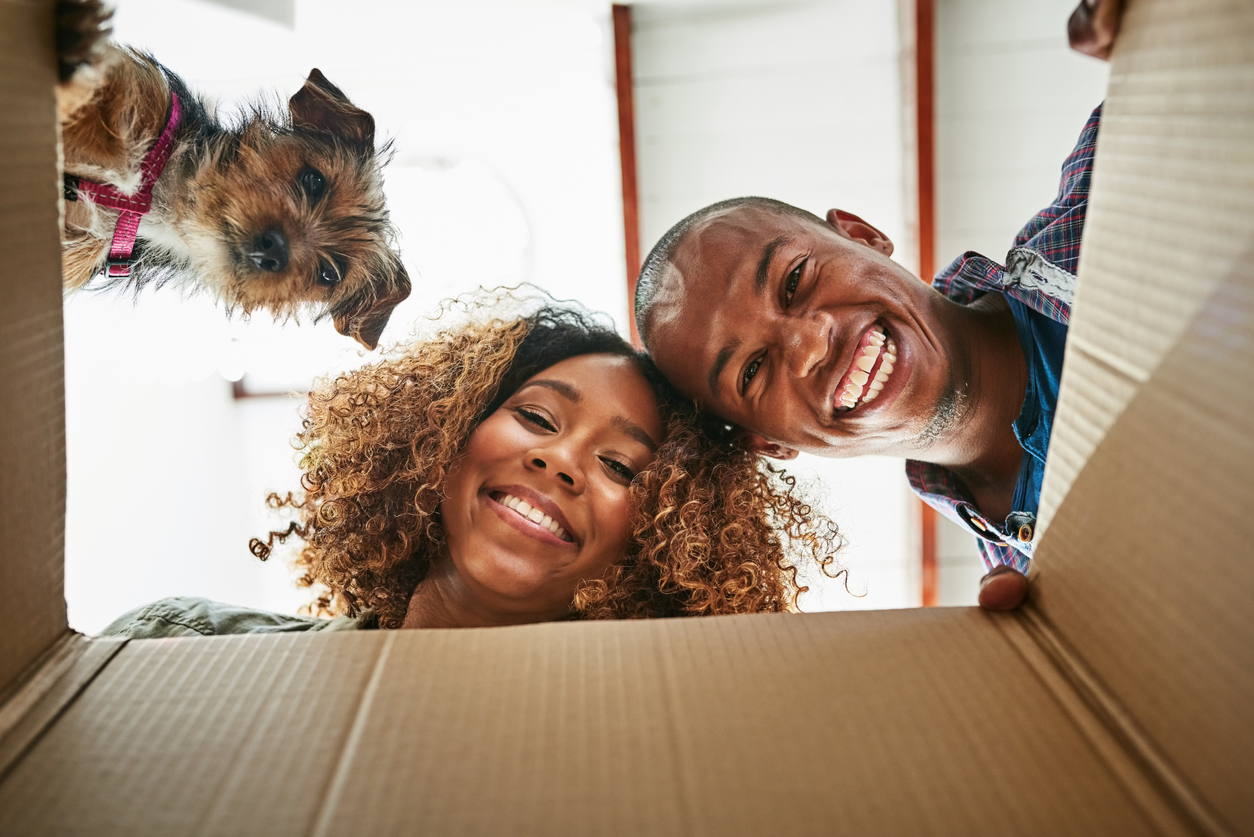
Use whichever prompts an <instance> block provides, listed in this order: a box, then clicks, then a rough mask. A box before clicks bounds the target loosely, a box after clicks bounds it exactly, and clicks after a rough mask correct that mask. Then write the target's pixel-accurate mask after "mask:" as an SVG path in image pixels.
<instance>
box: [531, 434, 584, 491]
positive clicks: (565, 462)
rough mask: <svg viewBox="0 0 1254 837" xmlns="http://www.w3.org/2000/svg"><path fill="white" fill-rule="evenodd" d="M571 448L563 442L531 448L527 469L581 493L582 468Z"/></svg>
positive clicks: (582, 481) (568, 443) (582, 482)
mask: <svg viewBox="0 0 1254 837" xmlns="http://www.w3.org/2000/svg"><path fill="white" fill-rule="evenodd" d="M571 448H572V444H571V443H570V442H565V441H554V442H552V443H551V444H547V445H542V446H537V447H535V448H532V449H531V450H530V451H528V452H527V463H526V464H527V467H528V468H529V469H530V470H532V471H536V472H539V473H543V474H544V475H545V476H547V477H550V478H552V479H555V480H557V481H558V482H559V483H561V484H562V485H563V486H564V487H566V488H569V489H570V490H572V491H575V492H580V491H583V486H584V473H583V468H581V467H580V465H579V457H578V456H577V455H575V452H574V451H573V450H572V449H571Z"/></svg>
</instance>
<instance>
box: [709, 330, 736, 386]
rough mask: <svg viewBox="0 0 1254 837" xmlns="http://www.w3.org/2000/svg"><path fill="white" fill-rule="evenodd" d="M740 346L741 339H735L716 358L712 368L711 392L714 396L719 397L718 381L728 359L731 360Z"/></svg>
mask: <svg viewBox="0 0 1254 837" xmlns="http://www.w3.org/2000/svg"><path fill="white" fill-rule="evenodd" d="M739 348H740V341H739V340H733V341H731V342H730V343H728V344H727V345H726V346H724V347H723V348H722V349H721V350H720V351H719V353H718V356H717V357H715V358H714V368H713V369H711V370H710V379H709V380H710V392H711V393H713V394H714V397H715V398H717V397H718V381H719V378H720V377H721V376H722V374H723V367H724V366H726V365H727V361H729V360H731V357H732V355H734V354H735V353H736V350H737V349H739Z"/></svg>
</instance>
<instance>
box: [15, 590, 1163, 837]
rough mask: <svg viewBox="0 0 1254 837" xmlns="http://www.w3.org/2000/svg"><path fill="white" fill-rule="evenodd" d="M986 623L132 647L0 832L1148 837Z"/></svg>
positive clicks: (651, 628) (732, 624)
mask: <svg viewBox="0 0 1254 837" xmlns="http://www.w3.org/2000/svg"><path fill="white" fill-rule="evenodd" d="M999 624H1002V625H1005V626H1006V629H1007V630H1014V625H1015V624H1016V620H1015V619H1014V617H993V616H990V615H988V614H984V613H981V612H979V611H976V610H971V609H947V610H933V611H924V610H918V611H899V612H885V613H861V614H856V613H855V614H815V615H811V616H776V617H771V616H758V617H732V618H718V619H704V620H673V621H657V622H618V623H597V624H584V625H580V624H550V625H536V626H528V627H521V628H508V629H495V630H463V631H400V632H388V633H374V634H371V633H361V634H337V635H322V636H304V637H300V636H297V637H282V638H275V637H238V638H215V639H193V640H159V641H146V642H134V643H131V644H130V645H128V646H127V647H126V648H125V649H123V651H122V652H121V653H120V654H119V655H118V657H117V658H116V660H115V661H114V662H113V663H112V664H111V665H110V666H109V667H108V668H106V669H105V671H104V672H103V673H102V674H101V675H100V676H99V677H98V678H97V681H96V682H95V683H93V685H92V686H91V687H90V688H89V689H88V691H87V692H86V693H85V694H84V695H83V696H82V697H80V699H79V700H78V701H77V702H76V703H75V704H74V705H73V706H71V707H70V709H69V710H68V711H67V712H66V713H65V716H64V717H63V719H62V720H61V721H60V722H59V723H58V724H57V725H56V726H55V727H54V728H53V729H52V730H50V731H49V732H48V733H47V735H46V737H45V739H44V740H43V741H42V742H41V744H40V746H39V747H38V748H36V749H35V751H34V752H32V753H31V754H30V756H28V757H27V758H26V759H25V760H24V761H23V762H22V763H21V764H20V765H18V766H17V767H16V768H15V769H14V770H13V772H12V773H11V774H10V776H9V777H8V779H7V780H6V781H5V782H4V783H3V784H2V785H0V832H3V833H13V834H18V833H32V834H33V833H39V834H71V833H88V832H90V833H92V834H171V833H174V834H181V833H189V832H193V831H194V832H195V833H198V834H267V835H271V834H276V835H277V834H343V833H364V834H397V833H421V834H581V835H582V834H765V833H778V832H780V831H784V832H787V833H799V834H835V833H849V834H866V833H893V834H944V833H961V834H998V835H1001V834H1007V833H1015V834H1133V833H1155V827H1154V825H1153V824H1152V823H1151V822H1150V821H1149V820H1148V819H1146V815H1145V814H1143V813H1142V811H1141V810H1140V809H1139V808H1138V807H1137V805H1136V804H1134V802H1133V801H1132V796H1131V795H1130V793H1129V792H1128V790H1127V789H1125V787H1124V786H1122V785H1121V784H1120V783H1119V781H1118V780H1117V778H1116V777H1115V776H1114V774H1113V773H1112V771H1111V770H1110V768H1109V766H1108V764H1107V763H1106V762H1105V761H1103V758H1102V757H1101V755H1100V754H1099V752H1098V750H1097V749H1096V748H1095V746H1094V745H1093V743H1092V742H1091V741H1090V740H1089V739H1087V738H1086V737H1085V736H1084V735H1083V734H1082V733H1081V732H1080V731H1079V730H1078V729H1077V728H1076V727H1075V725H1073V723H1072V722H1071V720H1070V718H1069V717H1068V714H1067V710H1066V708H1065V707H1063V706H1062V705H1061V704H1060V703H1059V701H1058V700H1056V698H1055V697H1054V695H1053V693H1052V692H1051V690H1050V689H1049V688H1048V687H1047V686H1046V684H1044V683H1043V681H1042V680H1041V678H1040V677H1038V675H1037V673H1036V671H1035V670H1034V668H1033V666H1032V665H1031V664H1030V663H1029V661H1027V660H1025V658H1024V656H1023V655H1022V654H1021V653H1020V650H1019V647H1018V645H1017V644H1016V643H1014V642H1011V641H1008V639H1007V635H1006V633H1005V632H1004V631H1003V630H1001V629H999Z"/></svg>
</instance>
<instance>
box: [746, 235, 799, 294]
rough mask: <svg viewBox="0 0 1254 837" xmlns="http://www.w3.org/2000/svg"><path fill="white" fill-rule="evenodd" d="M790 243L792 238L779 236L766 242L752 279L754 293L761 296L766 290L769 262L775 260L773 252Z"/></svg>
mask: <svg viewBox="0 0 1254 837" xmlns="http://www.w3.org/2000/svg"><path fill="white" fill-rule="evenodd" d="M790 241H792V236H790V235H780V236H776V237H775V238H772V239H771V240H770V241H768V242H766V246H765V247H763V248H762V258H760V259H759V260H758V271H757V273H756V274H754V277H753V290H754V292H755V293H758V294H761V293H762V292H763V291H764V290H766V281H767V279H769V278H770V275H769V274H770V270H771V260H772V259H774V258H775V251H777V250H778V249H779V248H781V247H783V246H784V245H785V244H787V243H788V242H790Z"/></svg>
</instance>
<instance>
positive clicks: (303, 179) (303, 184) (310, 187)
mask: <svg viewBox="0 0 1254 837" xmlns="http://www.w3.org/2000/svg"><path fill="white" fill-rule="evenodd" d="M299 179H300V188H302V189H304V190H305V194H306V195H308V196H309V197H311V198H314V199H315V200H317V199H318V198H320V197H322V195H323V194H324V193H325V192H326V191H327V179H326V178H325V177H323V176H322V172H320V171H318V170H317V169H315V168H313V167H312V166H305V168H304V169H303V170H302V171H301V173H300V178H299Z"/></svg>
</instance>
